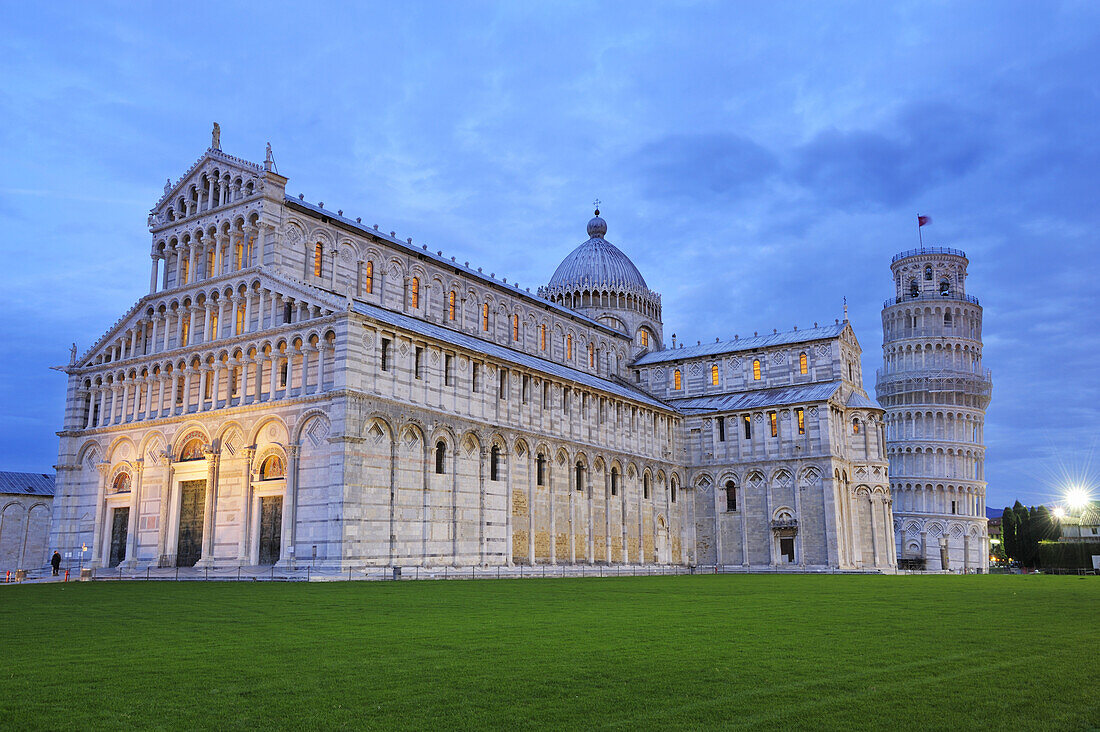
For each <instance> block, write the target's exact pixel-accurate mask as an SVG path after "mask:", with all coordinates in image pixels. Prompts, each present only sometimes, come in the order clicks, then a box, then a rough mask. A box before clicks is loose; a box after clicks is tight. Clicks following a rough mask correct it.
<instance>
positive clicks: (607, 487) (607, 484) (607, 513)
mask: <svg viewBox="0 0 1100 732" xmlns="http://www.w3.org/2000/svg"><path fill="white" fill-rule="evenodd" d="M603 524H604V526H603V559H604V563H606V564H611V465H610V464H608V465H605V466H604V471H603Z"/></svg>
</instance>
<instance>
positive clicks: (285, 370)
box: [279, 361, 290, 389]
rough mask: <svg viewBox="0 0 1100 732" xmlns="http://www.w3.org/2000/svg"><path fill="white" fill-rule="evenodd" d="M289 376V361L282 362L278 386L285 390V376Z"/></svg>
mask: <svg viewBox="0 0 1100 732" xmlns="http://www.w3.org/2000/svg"><path fill="white" fill-rule="evenodd" d="M289 374H290V361H283V364H282V366H281V367H280V368H279V386H281V387H282V388H284V389H285V388H286V380H287V376H289Z"/></svg>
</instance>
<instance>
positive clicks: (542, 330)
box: [539, 323, 546, 351]
mask: <svg viewBox="0 0 1100 732" xmlns="http://www.w3.org/2000/svg"><path fill="white" fill-rule="evenodd" d="M539 348H540V349H542V350H543V351H545V350H546V324H545V323H543V324H542V325H540V326H539Z"/></svg>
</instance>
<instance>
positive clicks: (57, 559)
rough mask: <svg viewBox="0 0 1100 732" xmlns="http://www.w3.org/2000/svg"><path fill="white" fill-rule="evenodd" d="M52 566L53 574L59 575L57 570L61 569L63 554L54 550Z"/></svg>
mask: <svg viewBox="0 0 1100 732" xmlns="http://www.w3.org/2000/svg"><path fill="white" fill-rule="evenodd" d="M50 566H51V567H53V576H54V577H56V576H57V570H59V569H61V555H60V554H59V553H58V552H56V551H55V552H54V553H53V556H52V557H50Z"/></svg>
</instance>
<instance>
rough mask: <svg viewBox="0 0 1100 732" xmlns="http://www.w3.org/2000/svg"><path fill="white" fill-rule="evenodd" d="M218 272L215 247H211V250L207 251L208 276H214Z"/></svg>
mask: <svg viewBox="0 0 1100 732" xmlns="http://www.w3.org/2000/svg"><path fill="white" fill-rule="evenodd" d="M215 274H216V272H214V248H213V247H210V250H209V251H208V252H207V253H206V276H207V277H213V276H214V275H215Z"/></svg>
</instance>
